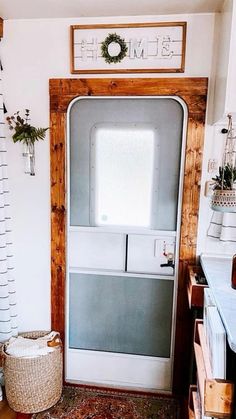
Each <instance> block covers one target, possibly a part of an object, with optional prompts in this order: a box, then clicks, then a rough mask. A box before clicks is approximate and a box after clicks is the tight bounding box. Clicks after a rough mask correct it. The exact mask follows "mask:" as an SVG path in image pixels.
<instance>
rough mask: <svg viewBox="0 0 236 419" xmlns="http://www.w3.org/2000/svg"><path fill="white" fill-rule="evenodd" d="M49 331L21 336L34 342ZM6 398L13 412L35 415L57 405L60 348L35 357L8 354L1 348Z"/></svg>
mask: <svg viewBox="0 0 236 419" xmlns="http://www.w3.org/2000/svg"><path fill="white" fill-rule="evenodd" d="M46 334H48V332H29V333H22V334H21V336H23V337H27V338H32V339H37V338H39V337H42V336H45V335H46ZM3 356H4V374H5V387H6V397H7V401H8V403H9V405H10V407H11V408H12V409H13V410H15V411H16V412H21V413H37V412H41V411H43V410H46V409H49V408H50V407H51V406H53V405H54V404H56V403H57V402H58V400H59V399H60V397H61V392H62V347H61V346H58V347H55V350H54V351H53V352H50V353H48V354H46V355H41V356H38V357H35V358H17V357H14V356H10V355H8V354H7V353H6V352H5V350H4V347H3Z"/></svg>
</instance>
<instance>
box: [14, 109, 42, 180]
mask: <svg viewBox="0 0 236 419" xmlns="http://www.w3.org/2000/svg"><path fill="white" fill-rule="evenodd" d="M6 120H7V123H8V127H9V129H10V131H14V133H13V134H12V139H13V142H14V143H17V142H20V143H22V144H23V146H24V147H23V153H22V155H23V157H24V164H25V169H24V170H25V173H29V174H30V175H31V176H34V175H35V148H34V143H35V141H39V140H44V138H45V136H46V131H47V130H48V128H36V127H34V126H33V125H31V124H30V122H29V121H30V111H29V109H25V114H24V117H22V116H21V115H20V112H19V111H17V112H16V113H14V114H13V115H12V116H8V117H7V118H6Z"/></svg>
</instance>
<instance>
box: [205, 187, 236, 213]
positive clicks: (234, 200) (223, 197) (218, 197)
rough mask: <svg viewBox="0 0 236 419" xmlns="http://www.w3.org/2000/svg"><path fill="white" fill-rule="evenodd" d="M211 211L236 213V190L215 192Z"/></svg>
mask: <svg viewBox="0 0 236 419" xmlns="http://www.w3.org/2000/svg"><path fill="white" fill-rule="evenodd" d="M211 209H213V210H214V211H221V212H236V189H232V190H215V191H214V192H213V195H212V198H211Z"/></svg>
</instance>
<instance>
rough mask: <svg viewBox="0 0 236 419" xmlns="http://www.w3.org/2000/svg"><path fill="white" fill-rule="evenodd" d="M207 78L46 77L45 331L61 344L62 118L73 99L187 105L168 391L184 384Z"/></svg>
mask: <svg viewBox="0 0 236 419" xmlns="http://www.w3.org/2000/svg"><path fill="white" fill-rule="evenodd" d="M207 86H208V80H207V78H184V77H178V78H172V77H171V78H134V79H130V78H123V79H122V78H115V79H112V78H99V79H95V78H91V79H84V78H83V79H51V80H50V81H49V90H50V138H51V143H50V154H51V327H52V329H53V330H58V331H59V332H60V333H61V336H62V339H63V340H64V333H65V290H66V286H65V280H66V116H67V109H68V106H69V104H70V102H71V101H72V100H73V99H74V98H76V97H79V96H83V97H84V96H178V97H180V98H181V99H182V100H183V101H184V102H185V103H186V105H187V109H188V116H187V141H186V154H185V165H184V184H183V198H182V213H181V231H180V253H179V278H178V290H177V314H176V335H175V357H174V390H175V391H176V392H181V391H182V389H183V384H184V382H186V370H187V366H186V350H187V348H188V347H189V345H190V340H189V330H190V329H189V324H190V312H189V309H188V303H187V293H186V267H187V265H188V264H189V263H196V246H197V228H198V211H199V199H200V181H201V166H202V152H203V142H204V125H205V113H206V100H207Z"/></svg>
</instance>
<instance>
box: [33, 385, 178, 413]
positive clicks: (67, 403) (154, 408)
mask: <svg viewBox="0 0 236 419" xmlns="http://www.w3.org/2000/svg"><path fill="white" fill-rule="evenodd" d="M179 412H180V408H179V402H178V401H177V400H176V399H173V398H169V397H164V396H156V395H144V394H134V393H125V392H120V391H112V390H105V389H104V390H103V389H101V390H100V389H94V388H88V387H69V386H66V387H64V389H63V393H62V397H61V399H60V400H59V402H58V403H57V404H56V405H55V406H54V407H52V408H51V409H48V410H46V411H44V412H42V413H37V414H34V415H33V416H32V419H178V418H180V413H179Z"/></svg>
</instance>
